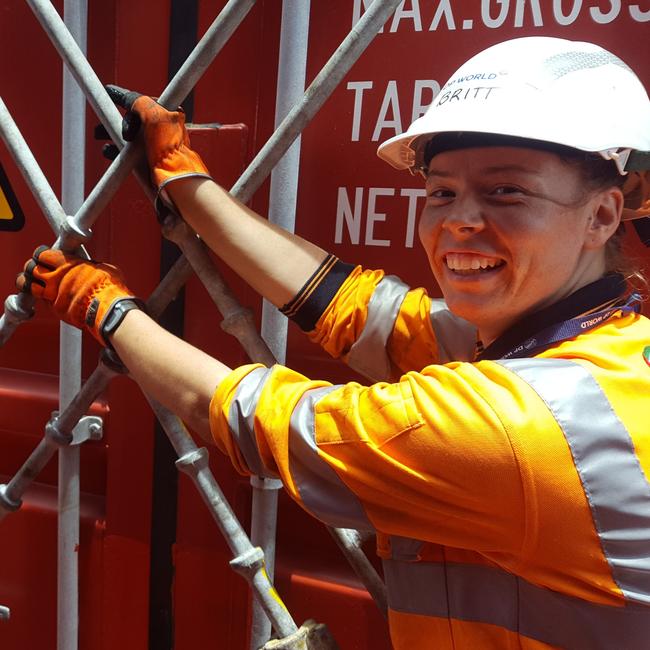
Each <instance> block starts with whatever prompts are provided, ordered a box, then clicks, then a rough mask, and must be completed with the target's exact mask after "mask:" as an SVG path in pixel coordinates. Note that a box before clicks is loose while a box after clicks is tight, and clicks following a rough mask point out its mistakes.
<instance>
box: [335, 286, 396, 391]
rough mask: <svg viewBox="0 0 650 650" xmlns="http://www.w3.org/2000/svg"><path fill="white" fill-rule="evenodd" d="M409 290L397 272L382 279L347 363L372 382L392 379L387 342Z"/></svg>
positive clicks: (371, 300)
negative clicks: (397, 275)
mask: <svg viewBox="0 0 650 650" xmlns="http://www.w3.org/2000/svg"><path fill="white" fill-rule="evenodd" d="M408 291H409V288H408V286H407V285H405V284H404V283H403V282H402V281H401V280H400V279H399V278H397V277H395V276H394V275H387V276H385V277H384V278H382V280H381V281H380V282H379V284H378V285H377V286H376V287H375V290H374V292H373V294H372V296H371V298H370V302H369V303H368V316H367V318H366V324H365V326H364V328H363V331H362V332H361V336H359V338H358V339H357V340H356V341H355V342H354V344H353V345H352V347H351V348H350V352H349V353H348V358H347V364H348V365H349V366H350V368H353V369H354V370H356V371H357V372H360V373H361V374H362V375H364V376H366V377H368V378H369V379H371V380H372V381H386V380H388V379H390V376H391V364H390V359H389V358H388V354H387V352H386V345H387V343H388V337H389V336H390V334H391V332H392V331H393V328H394V327H395V321H396V319H397V314H398V313H399V308H400V307H401V305H402V302H403V300H404V296H405V295H406V294H407V292H408Z"/></svg>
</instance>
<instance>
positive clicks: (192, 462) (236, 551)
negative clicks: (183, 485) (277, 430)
mask: <svg viewBox="0 0 650 650" xmlns="http://www.w3.org/2000/svg"><path fill="white" fill-rule="evenodd" d="M145 397H147V400H148V401H149V404H150V406H151V408H152V409H153V411H154V413H155V414H156V417H157V418H158V420H159V421H160V424H161V426H162V427H163V429H164V430H165V433H166V434H167V437H168V438H169V441H170V442H171V443H172V446H173V447H174V450H175V451H176V453H177V455H178V461H176V466H177V467H178V469H179V470H180V471H182V472H185V473H186V474H188V476H190V478H191V479H192V480H193V481H194V484H195V485H196V488H197V490H198V491H199V493H200V495H201V497H202V498H203V501H204V502H205V504H206V505H207V507H208V509H209V510H210V513H211V514H212V516H213V518H214V520H215V521H216V523H217V525H218V526H219V529H220V530H221V532H222V535H223V537H224V539H225V540H226V542H227V543H228V546H229V547H230V550H231V551H232V553H233V555H234V556H235V557H234V558H233V560H232V561H231V562H230V565H231V566H232V568H233V569H234V570H235V571H237V573H239V574H240V575H242V576H243V577H244V578H245V579H246V580H247V581H248V583H249V586H250V588H251V590H252V591H253V594H254V595H255V597H256V598H257V600H258V602H259V603H260V604H261V606H262V608H263V609H264V612H265V613H266V615H267V616H268V617H269V619H270V620H271V622H272V624H273V627H274V629H275V630H276V632H277V633H278V634H279V635H280V636H282V637H285V636H289V635H291V634H293V633H295V632H296V631H297V629H298V628H297V626H296V624H295V622H294V621H293V619H292V618H291V615H290V614H289V612H288V610H287V609H286V607H285V606H284V603H282V601H281V600H280V598H279V596H278V594H277V592H276V591H275V589H274V588H273V585H272V584H271V582H270V581H269V578H268V576H267V575H266V571H265V569H264V554H263V553H262V551H261V549H259V548H255V547H254V546H253V545H252V544H251V542H250V539H249V538H248V536H247V535H246V532H245V531H244V529H243V528H242V526H241V524H240V523H239V521H238V520H237V517H236V516H235V513H234V512H233V511H232V508H231V507H230V505H229V504H228V502H227V501H226V498H225V497H224V495H223V492H221V489H220V488H219V485H218V484H217V481H216V480H215V478H214V475H213V474H212V472H211V470H210V467H209V463H208V452H207V450H206V449H205V448H201V449H199V448H197V446H196V445H195V444H194V441H193V440H192V438H191V436H190V434H189V433H188V432H187V430H186V429H185V427H184V425H183V423H182V422H181V421H180V419H179V418H178V417H177V416H176V415H174V414H173V413H172V412H171V411H169V410H167V409H166V408H164V407H163V406H162V405H161V404H159V403H158V402H156V400H154V399H152V398H151V397H149V396H147V395H145Z"/></svg>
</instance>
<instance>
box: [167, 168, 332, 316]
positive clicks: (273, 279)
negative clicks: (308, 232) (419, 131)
mask: <svg viewBox="0 0 650 650" xmlns="http://www.w3.org/2000/svg"><path fill="white" fill-rule="evenodd" d="M166 190H167V192H168V193H169V196H170V197H171V198H172V200H173V201H174V203H175V204H176V207H177V208H178V210H179V211H180V213H181V214H182V216H183V219H184V220H185V221H187V223H188V224H189V225H190V226H191V227H192V228H193V229H194V230H195V231H196V232H197V233H198V234H199V235H200V236H201V238H202V239H203V240H204V241H205V243H206V244H207V245H208V246H209V247H210V248H211V249H212V250H213V251H214V252H215V253H216V254H217V255H218V256H219V257H220V258H221V259H222V260H223V261H224V262H225V263H226V264H228V266H230V267H231V268H232V269H233V270H234V271H235V272H236V273H238V274H239V275H240V276H241V277H242V278H243V279H244V280H245V281H246V282H247V283H248V284H249V285H250V286H251V287H253V288H254V289H255V290H256V291H257V292H258V293H260V294H261V295H262V296H264V297H265V298H267V299H268V300H270V301H271V302H272V303H273V304H274V305H276V306H277V307H281V306H282V305H284V304H285V303H287V302H289V300H291V298H293V297H294V296H295V295H296V294H297V293H298V291H299V290H300V288H301V287H302V286H303V285H304V284H305V282H306V281H307V280H308V279H309V278H310V276H311V275H312V274H313V273H314V272H315V271H316V269H317V268H318V267H319V265H320V264H321V262H322V261H323V260H324V259H325V257H326V255H327V253H326V251H324V250H323V249H322V248H320V247H319V246H316V245H315V244H312V243H310V242H308V241H306V240H305V239H303V238H302V237H299V236H297V235H294V234H292V233H289V232H287V231H286V230H284V229H282V228H280V227H278V226H275V225H274V224H272V223H270V222H269V221H267V220H266V219H264V218H262V217H260V216H259V215H258V214H256V213H255V212H254V211H253V210H251V209H250V208H248V207H246V206H245V205H243V204H242V203H240V202H239V201H238V200H237V199H236V198H234V197H233V196H232V195H231V194H229V193H228V192H227V191H226V190H224V189H223V188H222V187H220V186H219V185H217V184H216V183H215V182H213V181H211V180H208V179H206V178H187V179H179V180H176V181H174V182H173V183H169V184H168V185H167V186H166Z"/></svg>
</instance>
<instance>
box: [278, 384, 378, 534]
mask: <svg viewBox="0 0 650 650" xmlns="http://www.w3.org/2000/svg"><path fill="white" fill-rule="evenodd" d="M337 388H338V386H329V387H325V388H316V389H314V390H310V391H307V392H306V393H305V394H304V395H303V396H302V398H301V399H300V401H299V402H298V404H297V405H296V408H295V409H294V411H293V413H292V414H291V421H290V425H289V426H290V430H289V471H290V472H291V476H292V478H293V480H294V482H295V484H296V487H297V489H298V492H299V494H300V498H301V500H302V502H303V504H304V506H305V507H306V508H307V509H308V510H309V511H310V512H311V513H312V514H313V515H314V516H315V517H317V518H318V519H320V520H321V521H324V522H325V523H327V524H329V525H331V526H336V527H337V528H356V529H358V530H374V528H373V527H372V525H371V524H370V522H369V521H368V518H367V516H366V513H365V511H364V509H363V506H362V505H361V502H360V501H359V499H358V498H357V496H356V495H355V494H354V492H352V491H351V490H350V489H349V488H348V487H347V486H346V485H345V484H344V483H343V482H342V481H341V479H340V478H339V477H338V475H337V473H336V472H335V471H334V470H333V469H332V468H331V467H330V466H329V465H328V464H327V463H326V462H325V461H324V460H323V459H322V458H321V457H320V456H319V454H318V450H317V448H316V434H315V429H314V406H315V404H316V402H318V400H319V399H320V398H321V397H323V396H324V395H327V394H328V393H330V392H332V391H333V390H336V389H337Z"/></svg>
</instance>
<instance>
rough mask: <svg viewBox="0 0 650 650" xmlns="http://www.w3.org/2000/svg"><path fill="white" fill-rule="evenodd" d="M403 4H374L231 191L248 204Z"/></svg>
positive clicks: (383, 0)
mask: <svg viewBox="0 0 650 650" xmlns="http://www.w3.org/2000/svg"><path fill="white" fill-rule="evenodd" d="M400 2H402V0H375V1H374V2H373V3H372V5H370V8H369V9H368V10H367V11H366V13H365V14H364V15H363V16H362V18H361V20H359V22H358V23H357V24H356V25H355V26H354V27H353V28H352V30H351V31H350V33H349V34H348V35H347V36H346V37H345V39H344V40H343V42H342V43H341V45H339V47H338V48H337V49H336V51H335V52H334V54H333V55H332V56H331V57H330V59H329V61H328V62H327V63H326V64H325V65H324V66H323V68H322V69H321V71H320V72H319V73H318V75H317V76H316V78H315V79H314V81H312V83H311V84H310V86H309V88H307V90H306V91H305V94H304V95H303V99H302V101H301V102H300V103H299V104H296V106H294V107H293V109H292V110H291V111H290V112H289V114H288V115H287V117H286V118H285V119H284V120H283V121H282V124H281V125H280V127H279V128H278V129H276V130H275V132H274V133H273V135H272V136H271V138H270V139H269V140H268V142H267V143H266V144H265V145H264V146H263V147H262V149H260V151H259V152H258V154H257V155H256V156H255V158H254V159H253V161H252V162H251V164H250V165H249V166H248V167H247V169H246V171H245V172H244V173H243V174H242V176H241V177H240V178H239V180H238V181H237V183H235V185H234V187H233V188H232V193H233V194H234V195H235V196H237V197H238V198H239V199H240V200H241V201H243V202H244V203H247V202H248V201H249V200H250V199H251V197H252V196H253V194H254V193H255V191H256V190H257V188H258V187H259V186H260V185H261V183H262V182H263V181H264V179H265V178H266V177H267V176H268V175H269V173H270V172H271V170H272V169H273V167H275V165H277V163H278V161H279V160H280V158H282V156H283V155H284V152H285V151H286V150H287V149H288V147H289V146H290V145H291V143H292V142H293V141H294V140H295V139H296V137H297V136H298V135H299V134H300V133H301V132H302V130H303V129H304V128H305V126H307V124H309V122H310V121H311V119H312V118H313V117H314V115H316V113H317V112H318V111H319V109H320V107H321V106H322V105H323V104H324V103H325V101H326V100H327V99H328V98H329V96H330V95H331V94H332V92H333V91H334V89H335V88H336V87H337V86H338V85H339V83H340V82H341V80H342V79H343V77H344V76H345V75H346V74H347V73H348V72H349V70H350V68H351V67H352V66H353V65H354V63H355V62H356V61H357V59H358V58H359V57H360V56H361V54H363V52H364V50H365V49H366V47H368V45H369V44H370V43H371V42H372V40H373V39H374V37H375V35H376V34H377V32H379V30H380V29H381V28H382V26H383V24H384V23H385V22H386V21H387V20H388V18H389V17H390V16H391V14H392V13H393V12H394V11H395V8H396V7H397V5H399V4H400Z"/></svg>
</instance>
